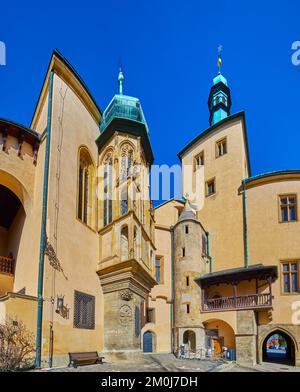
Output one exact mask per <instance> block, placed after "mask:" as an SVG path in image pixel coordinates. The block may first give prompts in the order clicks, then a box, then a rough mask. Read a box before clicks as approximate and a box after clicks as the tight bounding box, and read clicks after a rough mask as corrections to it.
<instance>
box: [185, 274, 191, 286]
mask: <svg viewBox="0 0 300 392" xmlns="http://www.w3.org/2000/svg"><path fill="white" fill-rule="evenodd" d="M185 283H186V286H187V287H189V285H190V277H189V276H186V277H185Z"/></svg>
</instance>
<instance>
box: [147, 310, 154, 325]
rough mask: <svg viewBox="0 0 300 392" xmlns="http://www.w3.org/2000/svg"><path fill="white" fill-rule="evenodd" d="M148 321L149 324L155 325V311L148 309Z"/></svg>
mask: <svg viewBox="0 0 300 392" xmlns="http://www.w3.org/2000/svg"><path fill="white" fill-rule="evenodd" d="M146 319H147V323H155V309H153V308H151V309H150V308H149V309H147V313H146Z"/></svg>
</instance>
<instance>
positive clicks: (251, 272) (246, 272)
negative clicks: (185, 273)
mask: <svg viewBox="0 0 300 392" xmlns="http://www.w3.org/2000/svg"><path fill="white" fill-rule="evenodd" d="M277 277H278V268H277V266H276V265H263V264H255V265H250V266H249V267H248V268H246V267H241V268H232V269H227V270H223V271H218V272H212V273H209V274H205V275H203V276H200V277H199V278H196V279H195V282H196V283H197V284H198V285H199V286H200V287H202V288H204V287H208V286H212V285H215V284H220V283H227V284H233V283H235V282H240V281H242V280H249V279H261V280H265V279H267V278H271V279H272V280H275V279H277Z"/></svg>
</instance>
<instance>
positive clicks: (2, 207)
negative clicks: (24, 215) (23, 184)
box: [0, 185, 21, 229]
mask: <svg viewBox="0 0 300 392" xmlns="http://www.w3.org/2000/svg"><path fill="white" fill-rule="evenodd" d="M20 206H21V203H20V200H19V199H18V198H17V196H16V195H15V194H14V193H13V192H12V191H11V190H10V189H8V188H6V187H5V186H3V185H0V226H2V227H4V228H5V229H9V228H10V226H11V224H12V222H13V220H14V218H15V216H16V214H17V212H18V210H19V208H20Z"/></svg>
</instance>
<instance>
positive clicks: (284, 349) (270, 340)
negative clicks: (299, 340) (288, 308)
mask: <svg viewBox="0 0 300 392" xmlns="http://www.w3.org/2000/svg"><path fill="white" fill-rule="evenodd" d="M263 361H264V362H273V363H279V364H285V365H291V366H295V344H294V342H293V340H292V338H291V337H290V336H289V335H288V334H286V333H284V332H282V331H280V330H276V331H273V332H271V333H269V335H268V336H267V337H266V338H265V340H264V342H263Z"/></svg>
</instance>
